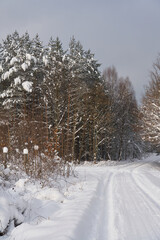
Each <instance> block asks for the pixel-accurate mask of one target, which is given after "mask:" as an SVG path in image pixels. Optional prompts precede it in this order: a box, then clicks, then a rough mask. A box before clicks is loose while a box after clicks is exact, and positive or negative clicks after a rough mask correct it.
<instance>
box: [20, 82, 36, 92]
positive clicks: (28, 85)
mask: <svg viewBox="0 0 160 240" xmlns="http://www.w3.org/2000/svg"><path fill="white" fill-rule="evenodd" d="M32 84H33V82H30V81H24V82H23V83H22V87H23V88H24V90H26V91H27V92H32Z"/></svg>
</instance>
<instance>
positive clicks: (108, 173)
mask: <svg viewBox="0 0 160 240" xmlns="http://www.w3.org/2000/svg"><path fill="white" fill-rule="evenodd" d="M159 160H160V157H155V156H153V157H152V158H148V159H146V160H144V161H136V162H132V163H131V162H130V163H124V164H118V165H116V166H101V167H94V166H81V167H78V168H77V171H78V174H79V183H75V185H73V186H70V187H69V188H68V191H67V192H66V193H65V194H66V198H65V199H64V201H63V203H59V205H58V207H57V208H56V211H53V212H49V211H48V218H46V216H45V219H44V220H43V221H41V222H40V223H36V224H35V222H32V221H30V222H29V221H28V222H27V221H26V222H25V223H23V224H21V225H20V226H18V227H17V228H15V229H14V230H13V231H12V232H11V234H10V236H8V237H7V236H5V237H1V238H2V239H10V240H45V239H47V240H160V162H159ZM1 238H0V239H1Z"/></svg>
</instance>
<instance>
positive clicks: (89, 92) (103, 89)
mask: <svg viewBox="0 0 160 240" xmlns="http://www.w3.org/2000/svg"><path fill="white" fill-rule="evenodd" d="M99 69H100V64H99V62H98V61H97V60H96V59H95V58H94V54H93V53H92V52H91V51H90V50H84V49H83V46H82V45H81V43H80V42H79V41H77V40H76V39H75V38H74V37H72V38H71V40H70V42H69V46H68V49H67V50H64V49H63V46H62V43H61V41H60V39H59V38H55V39H53V38H50V40H49V42H48V44H47V45H46V46H44V45H43V43H42V41H41V40H40V38H39V36H38V34H37V35H36V36H35V37H34V38H31V37H30V36H29V34H28V33H27V32H26V33H25V34H23V35H22V36H20V35H19V33H18V32H17V31H15V32H14V33H13V34H10V35H8V36H7V37H6V39H5V40H3V42H2V43H1V45H0V154H1V156H2V159H3V164H4V167H6V166H7V164H8V163H12V164H13V163H14V164H15V165H18V166H19V167H20V166H21V167H22V168H23V169H24V170H25V171H26V173H28V174H30V175H33V172H34V175H35V176H37V177H41V176H42V175H43V172H45V171H46V169H50V170H53V171H59V172H61V171H62V167H61V166H62V165H63V167H64V168H65V166H66V164H68V166H71V163H73V162H76V163H80V162H82V161H95V162H96V161H100V160H115V161H120V160H126V159H134V158H141V157H142V155H143V154H144V152H150V151H155V152H157V153H158V152H159V137H160V123H159V116H160V100H159V99H160V98H159V95H160V56H158V58H157V60H156V61H155V63H154V64H153V69H152V71H151V74H150V83H149V85H148V86H147V87H146V89H145V94H144V96H143V100H142V104H141V106H139V105H138V103H137V100H136V97H135V92H134V89H133V86H132V84H131V81H130V79H129V77H125V78H124V77H121V76H119V75H118V73H117V71H116V68H115V67H114V66H111V67H107V68H106V69H105V70H104V71H103V72H102V73H101V72H100V70H99ZM6 148H7V151H6V152H7V155H6V154H5V151H3V150H4V149H6ZM25 151H27V152H25ZM26 153H28V154H26ZM26 155H27V156H26ZM69 171H70V170H69ZM35 172H36V173H35ZM67 174H69V172H68V173H67Z"/></svg>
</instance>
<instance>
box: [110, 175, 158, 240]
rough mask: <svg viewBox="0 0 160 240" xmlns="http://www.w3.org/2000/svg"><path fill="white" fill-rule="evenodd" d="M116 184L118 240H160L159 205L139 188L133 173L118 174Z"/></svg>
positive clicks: (115, 209) (115, 222)
mask: <svg viewBox="0 0 160 240" xmlns="http://www.w3.org/2000/svg"><path fill="white" fill-rule="evenodd" d="M115 183H116V184H114V186H113V187H114V202H115V204H114V207H115V208H114V211H115V213H114V215H115V221H114V224H115V225H116V230H117V238H116V239H117V240H128V239H130V240H137V239H144V240H159V239H160V221H159V220H160V209H159V208H158V207H157V205H155V203H153V202H152V201H150V199H148V197H147V196H146V195H145V194H144V192H143V191H142V190H141V189H140V188H139V187H138V186H137V184H136V182H135V181H134V178H133V177H132V173H131V172H130V173H129V172H128V173H127V172H126V173H125V172H124V173H121V172H120V173H119V174H118V172H117V175H116V179H115ZM111 239H112V238H110V239H109V240H111ZM113 239H114V238H113Z"/></svg>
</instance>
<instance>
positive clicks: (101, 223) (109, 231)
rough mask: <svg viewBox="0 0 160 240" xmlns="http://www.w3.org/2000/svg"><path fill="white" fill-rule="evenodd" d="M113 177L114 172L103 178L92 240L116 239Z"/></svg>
mask: <svg viewBox="0 0 160 240" xmlns="http://www.w3.org/2000/svg"><path fill="white" fill-rule="evenodd" d="M114 175H115V173H114V172H110V173H109V176H108V177H106V176H105V177H104V180H103V192H102V195H101V203H100V209H99V215H98V217H97V220H96V225H95V229H96V231H95V237H94V238H93V239H92V240H106V239H110V240H111V239H112V240H114V239H116V231H115V225H114V208H113V187H112V185H113V179H114Z"/></svg>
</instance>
